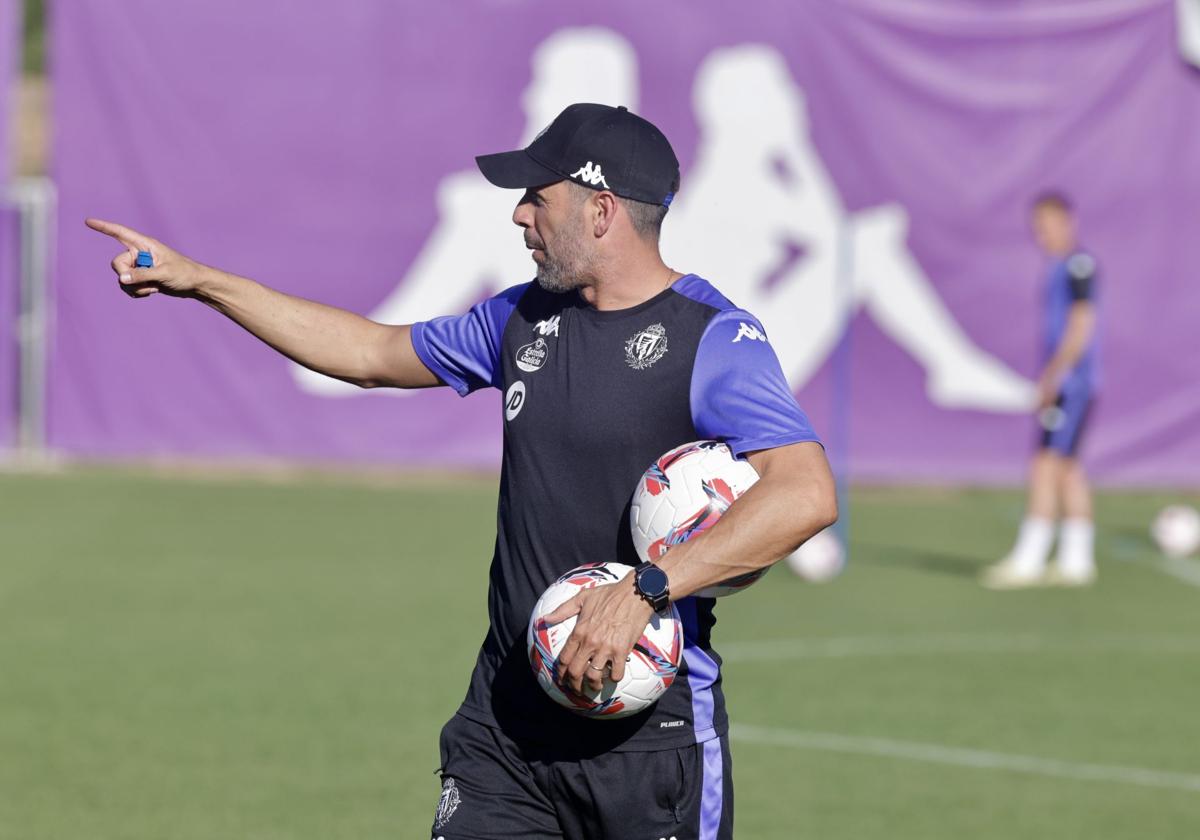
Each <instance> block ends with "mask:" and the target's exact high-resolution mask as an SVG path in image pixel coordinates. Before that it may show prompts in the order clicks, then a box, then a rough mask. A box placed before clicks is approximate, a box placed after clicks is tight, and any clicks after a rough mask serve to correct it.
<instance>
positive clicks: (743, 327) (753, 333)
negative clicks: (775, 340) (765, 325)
mask: <svg viewBox="0 0 1200 840" xmlns="http://www.w3.org/2000/svg"><path fill="white" fill-rule="evenodd" d="M743 338H748V339H750V340H751V341H766V340H767V336H766V334H765V333H764V332H763V331H762V330H760V329H759V328H758V327H757V326H755V325H754V324H747V323H746V322H745V321H739V322H738V333H737V336H736V337H734V339H733V341H732V342H730V343H731V344H737V343H738V342H739V341H741V340H742V339H743Z"/></svg>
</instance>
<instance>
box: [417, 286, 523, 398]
mask: <svg viewBox="0 0 1200 840" xmlns="http://www.w3.org/2000/svg"><path fill="white" fill-rule="evenodd" d="M528 288H529V284H528V283H523V284H522V285H520V286H513V287H512V288H510V289H505V290H504V291H503V292H501V293H500V294H498V295H496V296H495V297H493V298H488V299H487V300H485V301H483V302H482V303H477V304H475V305H474V306H472V307H471V309H470V310H469V311H468V312H467V314H465V315H447V316H444V317H442V318H434V319H432V320H430V321H421V322H418V323H416V324H413V326H412V345H413V350H415V351H416V353H417V356H418V357H419V358H420V359H421V362H422V363H424V365H425V367H427V368H429V370H430V371H431V372H432V373H433V374H434V375H435V376H437V378H438V379H440V380H442V381H443V382H445V383H446V384H447V385H449V386H450V387H451V388H453V389H454V390H455V391H457V392H458V395H459V396H460V397H465V396H466V395H467V394H469V393H471V392H472V391H476V390H478V389H480V388H483V387H486V386H488V385H492V386H497V385H498V384H499V381H500V341H501V339H502V338H503V337H504V326H505V324H507V323H508V318H509V316H510V315H512V313H513V310H514V309H516V308H517V301H519V300H520V299H521V295H523V294H525V290H526V289H528Z"/></svg>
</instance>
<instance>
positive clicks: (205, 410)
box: [49, 0, 1200, 483]
mask: <svg viewBox="0 0 1200 840" xmlns="http://www.w3.org/2000/svg"><path fill="white" fill-rule="evenodd" d="M729 9H730V7H729V6H728V5H727V4H724V3H716V2H704V3H697V2H694V0H692V1H691V2H683V1H682V0H663V2H658V3H653V4H647V3H644V2H639V1H638V0H619V1H618V2H613V3H609V4H605V6H604V8H603V9H591V10H583V9H581V8H579V7H578V6H576V5H575V4H563V3H555V2H549V0H526V1H525V2H522V0H473V1H472V2H459V3H454V4H449V3H447V4H395V3H390V2H386V0H374V1H373V2H367V1H366V0H364V1H363V2H359V3H354V4H342V5H340V6H338V7H337V8H334V7H333V6H331V5H328V4H311V5H303V6H297V5H296V4H291V3H283V2H259V3H253V4H244V3H235V2H234V0H205V2H203V3H201V2H189V3H177V4H170V5H169V6H165V5H163V4H158V3H151V2H146V0H141V1H140V2H138V1H137V0H118V1H116V2H114V0H104V2H100V0H79V2H75V3H70V4H60V5H59V6H58V7H57V8H56V15H55V24H56V26H55V45H54V46H55V49H54V55H55V56H56V61H55V73H56V79H55V85H56V97H55V107H56V125H57V134H56V136H57V140H56V143H57V148H56V172H57V178H58V183H59V186H60V190H61V203H60V207H61V212H62V218H61V254H60V260H59V267H60V277H59V283H58V289H59V296H58V301H57V307H58V311H57V332H56V340H55V345H54V353H53V357H52V380H51V386H50V387H51V391H50V412H51V415H50V430H49V431H50V436H51V442H52V444H53V445H55V446H57V447H60V448H61V449H64V450H66V451H68V452H73V453H79V454H84V455H103V456H116V455H155V454H182V455H203V456H232V457H243V456H250V457H255V456H281V457H302V458H318V459H336V460H352V461H370V462H379V461H387V462H404V463H411V464H454V465H461V466H484V465H493V464H495V463H497V460H498V451H499V435H500V425H499V399H498V396H497V395H496V394H495V393H494V392H489V393H487V394H485V395H476V396H473V397H471V398H470V399H469V400H467V401H466V402H465V403H464V402H460V401H459V399H458V398H457V397H456V396H454V395H453V394H452V393H450V392H449V391H448V390H447V389H438V390H436V391H432V392H423V393H418V394H411V395H402V396H392V395H381V394H377V393H361V392H354V393H349V392H347V390H346V389H345V388H341V387H339V386H338V384H337V383H332V382H330V381H329V380H324V379H321V378H320V377H316V376H313V375H310V374H306V373H305V372H303V371H300V370H298V369H296V368H295V367H294V366H293V365H291V364H290V363H289V362H288V361H287V360H285V359H283V358H281V357H279V356H277V355H275V354H274V353H272V352H270V351H268V350H265V349H264V348H262V347H261V346H258V345H257V344H256V343H255V342H254V341H253V340H252V339H251V338H249V337H248V336H246V335H245V334H243V333H241V332H240V331H239V330H238V329H237V328H236V327H234V326H232V325H231V324H229V323H226V322H224V321H223V320H222V319H220V318H219V317H216V316H214V315H213V314H212V313H211V312H210V311H208V310H207V309H206V308H205V307H202V306H199V305H196V304H194V303H191V302H183V301H175V300H169V299H165V298H152V299H149V300H146V301H137V302H134V301H131V300H129V299H127V298H126V297H125V296H124V295H122V294H120V293H119V292H118V291H117V289H116V288H115V281H114V280H113V278H112V277H111V274H110V273H109V270H108V260H109V259H110V258H111V256H112V254H113V253H114V248H113V246H112V245H111V244H109V243H107V242H105V241H103V240H102V239H101V238H100V237H99V236H98V235H96V234H93V233H91V232H89V231H86V230H85V229H84V228H83V226H82V219H83V217H84V216H86V215H99V216H103V217H107V218H113V219H117V220H120V221H123V222H125V223H127V224H129V225H131V226H134V227H137V228H140V229H143V230H145V231H146V232H148V233H151V234H152V235H154V236H157V237H159V238H161V239H163V240H164V241H166V242H168V243H171V244H173V245H175V246H176V247H178V248H180V249H181V250H183V251H184V252H185V253H189V254H191V255H194V256H195V257H197V258H199V259H201V260H204V261H206V262H210V263H214V264H217V265H220V266H222V267H226V268H229V269H231V270H235V271H237V272H239V273H243V274H247V275H249V276H252V277H255V278H257V279H260V280H262V281H264V282H266V283H268V284H270V285H273V286H276V287H277V288H280V289H283V290H286V291H289V292H292V293H296V294H300V295H303V296H306V297H311V298H315V299H319V300H322V301H326V302H329V303H333V304H336V305H340V306H344V307H347V308H350V309H353V310H356V311H359V312H363V313H367V314H370V315H372V316H374V317H377V318H379V319H380V320H391V321H397V322H403V321H408V320H413V319H416V318H422V317H429V316H432V315H435V314H443V313H446V312H455V311H461V310H462V309H464V308H465V307H466V306H468V305H469V304H470V303H472V302H474V301H475V300H478V299H479V298H481V297H482V296H484V295H486V294H488V293H490V292H492V291H494V290H496V289H499V288H502V287H504V286H507V285H510V284H513V283H517V282H522V281H524V280H526V279H528V278H529V277H530V276H531V274H532V265H531V263H530V262H529V260H528V255H527V253H526V252H525V250H524V248H523V247H522V243H521V239H520V236H519V233H518V231H517V230H516V228H513V227H512V226H511V224H510V223H509V221H508V215H509V213H510V211H511V207H512V204H513V203H514V201H515V198H516V196H515V195H514V194H511V193H504V192H502V191H498V190H492V189H490V188H487V187H486V185H485V184H483V182H482V181H481V179H480V178H479V176H478V175H477V174H475V173H474V171H473V163H472V157H473V156H474V155H475V154H478V153H481V152H488V151H496V150H503V149H507V148H513V147H515V145H516V144H518V143H524V142H525V141H527V140H528V139H530V138H531V137H532V135H533V134H534V133H536V131H537V130H538V129H540V128H541V127H542V126H543V125H544V124H545V123H546V122H548V121H549V119H550V117H552V116H553V115H554V113H556V112H557V111H558V109H559V108H561V107H562V106H563V105H564V104H566V103H568V102H570V101H573V100H592V101H606V102H612V103H614V104H617V103H622V102H623V103H625V104H628V105H630V106H631V107H633V108H634V109H635V110H638V111H640V112H642V113H644V114H646V115H647V116H649V117H650V118H651V119H653V120H654V121H655V122H657V123H658V124H659V125H661V126H662V127H663V128H664V130H665V131H666V132H667V134H668V136H670V137H671V138H672V140H673V142H674V144H675V146H676V149H677V151H678V153H679V155H680V158H681V161H682V163H683V167H684V174H683V187H682V189H681V191H680V194H679V197H678V199H677V203H676V205H675V206H674V207H673V208H672V211H671V214H670V216H669V218H668V221H667V231H666V233H665V240H664V248H665V250H666V252H667V254H668V256H669V257H670V261H671V262H672V264H674V265H675V266H676V267H678V268H680V269H683V270H691V271H695V272H697V273H701V274H704V275H705V276H708V277H709V278H710V279H712V280H713V281H714V282H716V283H717V284H718V286H720V287H722V288H723V289H724V290H725V291H726V292H727V294H729V296H730V297H732V298H733V299H734V300H736V301H738V302H739V303H740V304H741V305H743V306H746V307H747V308H750V309H752V310H755V311H756V312H757V313H758V314H759V315H760V317H762V318H763V319H764V321H765V322H766V325H767V328H768V332H769V333H770V334H771V338H772V343H773V344H774V345H775V346H776V348H777V350H778V352H779V354H780V356H781V358H782V360H783V363H784V367H785V369H786V371H787V373H788V375H789V377H790V378H791V380H792V382H793V384H794V385H795V386H796V387H797V389H798V392H799V393H800V396H801V401H802V403H804V404H805V406H806V407H807V408H808V409H809V411H810V413H811V414H812V415H813V416H814V419H815V421H816V423H817V425H818V428H819V429H820V430H821V431H822V432H823V433H824V434H825V436H826V437H827V438H828V439H831V440H832V441H833V442H834V443H835V445H837V446H838V447H839V449H842V450H844V451H847V452H849V455H850V458H849V465H850V467H851V471H852V473H853V474H854V475H855V476H856V477H859V478H866V479H884V480H899V481H908V480H940V479H950V480H979V481H996V480H1014V479H1017V478H1018V477H1019V476H1020V475H1021V472H1022V469H1023V464H1024V461H1025V458H1026V456H1027V454H1028V451H1029V445H1030V443H1031V439H1032V436H1033V428H1032V422H1031V420H1030V417H1029V415H1028V412H1027V411H1024V410H1023V407H1024V406H1025V404H1026V402H1025V401H1026V400H1027V399H1028V396H1029V387H1030V383H1029V377H1032V376H1034V375H1035V374H1036V347H1037V323H1038V313H1037V301H1038V289H1039V286H1040V283H1041V277H1040V275H1041V272H1042V266H1041V263H1040V261H1039V258H1038V255H1037V254H1036V252H1035V251H1034V249H1033V247H1032V245H1031V243H1030V241H1029V236H1028V231H1027V229H1026V222H1025V213H1026V208H1027V203H1028V201H1029V199H1030V197H1031V196H1032V195H1033V194H1034V193H1036V192H1037V191H1038V190H1040V189H1042V188H1044V187H1046V186H1054V187H1058V188H1061V189H1064V190H1066V191H1068V192H1069V193H1070V194H1071V195H1072V196H1074V198H1075V200H1076V201H1077V203H1078V206H1079V208H1080V214H1081V221H1082V228H1083V231H1084V239H1085V242H1086V244H1087V245H1088V247H1089V248H1090V249H1091V250H1092V251H1093V252H1094V253H1095V254H1096V255H1097V257H1098V259H1099V261H1100V263H1101V266H1102V271H1103V313H1104V314H1103V317H1104V323H1103V330H1104V332H1103V351H1104V354H1105V358H1106V380H1105V390H1104V396H1103V399H1102V401H1101V403H1100V406H1099V410H1098V412H1097V413H1096V416H1095V422H1094V434H1093V436H1092V437H1091V439H1090V440H1089V442H1088V447H1087V450H1086V453H1085V454H1086V456H1087V458H1088V459H1089V461H1090V462H1091V464H1092V466H1093V469H1094V471H1095V472H1096V473H1097V474H1099V476H1100V477H1101V478H1102V479H1104V480H1106V481H1109V482H1187V483H1194V482H1195V480H1196V477H1197V475H1200V472H1198V470H1200V388H1197V383H1196V377H1195V360H1196V358H1198V352H1200V331H1197V330H1196V329H1195V324H1196V321H1197V314H1198V313H1197V309H1198V307H1200V292H1198V291H1197V288H1198V287H1197V285H1196V284H1195V282H1194V281H1193V278H1192V276H1191V274H1192V272H1194V266H1196V265H1197V264H1200V239H1198V238H1197V237H1195V236H1194V233H1193V229H1194V227H1195V218H1196V217H1195V210H1194V196H1195V195H1196V194H1198V191H1200V144H1197V143H1196V138H1197V137H1200V79H1198V77H1197V75H1196V73H1195V71H1193V70H1190V69H1188V68H1187V67H1186V66H1185V65H1184V64H1183V63H1182V62H1181V61H1180V60H1179V57H1178V52H1177V50H1176V49H1175V43H1176V39H1175V29H1174V15H1173V9H1172V6H1171V3H1170V2H1169V0H1074V1H1073V2H1072V1H1070V0H1061V2H1054V3H1023V4H995V3H989V2H981V0H953V1H951V0H942V2H922V0H903V2H901V0H848V2H842V3H828V2H825V0H808V2H794V3H786V4H785V3H774V2H766V1H765V0H763V2H750V0H747V2H743V3H740V4H738V8H737V12H736V14H733V13H731V12H730V11H729ZM130 26H133V27H134V28H135V29H136V31H137V33H138V38H137V42H138V47H137V48H136V49H120V50H114V49H112V44H114V43H125V42H127V41H128V32H129V31H130ZM581 165H582V162H581Z"/></svg>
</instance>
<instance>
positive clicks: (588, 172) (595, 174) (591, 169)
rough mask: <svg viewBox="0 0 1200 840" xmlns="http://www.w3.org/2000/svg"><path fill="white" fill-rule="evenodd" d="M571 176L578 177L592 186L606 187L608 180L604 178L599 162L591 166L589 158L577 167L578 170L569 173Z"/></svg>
mask: <svg viewBox="0 0 1200 840" xmlns="http://www.w3.org/2000/svg"><path fill="white" fill-rule="evenodd" d="M571 177H572V178H578V179H579V180H581V181H583V182H584V183H585V184H591V185H592V186H593V187H597V186H603V187H604V189H608V181H605V180H604V173H603V172H601V171H600V164H598V163H597V164H596V165H595V166H592V162H591V161H590V160H589V161H588V162H587V163H585V164H584V165H583V166H581V167H579V169H578V171H576V172H572V173H571Z"/></svg>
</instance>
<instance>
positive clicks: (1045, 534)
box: [1008, 516, 1054, 574]
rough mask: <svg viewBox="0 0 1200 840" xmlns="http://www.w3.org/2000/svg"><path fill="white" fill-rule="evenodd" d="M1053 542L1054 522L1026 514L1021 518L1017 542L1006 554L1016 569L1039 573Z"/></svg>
mask: <svg viewBox="0 0 1200 840" xmlns="http://www.w3.org/2000/svg"><path fill="white" fill-rule="evenodd" d="M1053 542H1054V523H1053V522H1051V521H1050V520H1049V519H1042V518H1041V517H1039V516H1027V517H1025V518H1024V519H1023V520H1021V530H1020V531H1018V532H1017V544H1016V545H1015V546H1013V550H1012V552H1011V553H1010V554H1009V555H1008V557H1009V562H1011V563H1012V566H1013V568H1014V569H1016V570H1017V571H1020V572H1028V573H1030V574H1040V573H1041V572H1042V570H1043V569H1045V568H1046V559H1047V558H1048V557H1049V556H1050V545H1051V543H1053Z"/></svg>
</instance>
